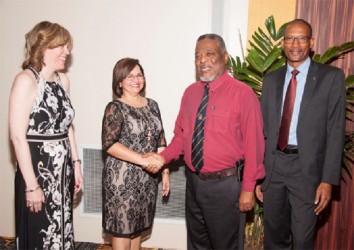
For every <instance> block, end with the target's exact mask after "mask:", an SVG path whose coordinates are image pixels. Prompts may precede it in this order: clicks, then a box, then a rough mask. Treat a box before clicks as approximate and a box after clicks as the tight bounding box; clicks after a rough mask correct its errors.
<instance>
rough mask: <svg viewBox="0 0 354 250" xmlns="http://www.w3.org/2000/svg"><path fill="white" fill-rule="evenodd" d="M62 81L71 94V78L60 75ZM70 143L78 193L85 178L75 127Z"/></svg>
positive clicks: (70, 130) (71, 131)
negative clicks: (79, 160)
mask: <svg viewBox="0 0 354 250" xmlns="http://www.w3.org/2000/svg"><path fill="white" fill-rule="evenodd" d="M59 75H60V79H61V82H62V84H63V87H64V89H65V90H66V92H68V93H69V94H70V81H69V78H68V77H67V76H66V74H63V73H60V74H59ZM68 136H69V141H70V148H71V158H72V160H73V161H74V160H75V163H74V166H73V167H74V173H75V189H74V192H75V193H78V192H80V190H81V189H82V185H83V177H82V170H81V164H80V162H78V161H76V160H78V159H79V154H78V152H77V147H76V140H75V132H74V128H73V125H71V126H70V128H69V132H68Z"/></svg>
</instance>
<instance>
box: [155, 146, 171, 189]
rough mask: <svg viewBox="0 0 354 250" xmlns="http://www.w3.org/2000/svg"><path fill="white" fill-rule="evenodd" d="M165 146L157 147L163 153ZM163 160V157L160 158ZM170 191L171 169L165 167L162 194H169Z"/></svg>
mask: <svg viewBox="0 0 354 250" xmlns="http://www.w3.org/2000/svg"><path fill="white" fill-rule="evenodd" d="M164 149H165V147H161V148H158V149H157V152H158V153H161V152H162V151H163V150H164ZM160 160H161V159H160ZM162 162H165V161H164V160H163V161H162ZM169 192H170V170H169V169H168V168H165V169H164V170H163V171H162V196H168V193H169Z"/></svg>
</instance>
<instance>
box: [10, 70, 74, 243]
mask: <svg viewBox="0 0 354 250" xmlns="http://www.w3.org/2000/svg"><path fill="white" fill-rule="evenodd" d="M31 70H32V72H33V73H34V74H35V76H36V78H37V80H38V85H37V86H38V91H37V96H36V99H35V102H34V104H33V106H32V111H31V114H30V117H29V124H28V130H27V141H28V144H29V148H30V153H31V157H32V165H33V168H34V172H35V175H36V177H37V181H38V184H39V185H40V187H41V188H42V190H43V192H44V195H45V203H43V206H42V211H41V212H39V213H34V212H30V210H29V209H28V208H27V207H26V194H25V189H26V185H25V182H24V179H23V176H22V174H21V171H20V168H19V167H18V168H17V171H16V177H15V196H16V197H15V203H16V206H15V207H16V237H17V247H18V249H74V234H73V223H72V218H73V214H72V212H73V211H72V203H73V193H74V182H75V180H74V179H75V178H74V169H73V166H72V163H71V150H70V143H69V138H68V134H67V133H68V129H69V126H70V124H71V122H72V120H73V118H74V110H73V108H72V106H71V102H70V99H69V96H68V95H67V93H66V92H65V90H64V88H63V87H62V85H61V82H60V77H59V75H58V74H57V77H56V81H55V82H45V81H44V80H43V79H42V78H40V77H39V75H38V74H37V73H36V72H35V71H34V70H33V69H31ZM18 101H21V100H18Z"/></svg>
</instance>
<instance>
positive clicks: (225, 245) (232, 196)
mask: <svg viewBox="0 0 354 250" xmlns="http://www.w3.org/2000/svg"><path fill="white" fill-rule="evenodd" d="M240 191H241V183H240V182H238V181H237V179H236V176H229V177H225V178H223V179H220V180H201V179H199V177H198V176H197V175H196V174H195V173H193V172H191V171H190V170H187V183H186V220H187V244H188V249H189V250H192V249H198V250H202V249H227V250H230V249H243V238H244V227H245V222H246V214H245V213H241V212H240V210H239V196H240Z"/></svg>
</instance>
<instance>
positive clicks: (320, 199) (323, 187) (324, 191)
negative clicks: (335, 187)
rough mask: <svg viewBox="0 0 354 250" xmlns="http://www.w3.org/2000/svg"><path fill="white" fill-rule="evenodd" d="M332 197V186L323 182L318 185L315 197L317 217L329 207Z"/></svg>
mask: <svg viewBox="0 0 354 250" xmlns="http://www.w3.org/2000/svg"><path fill="white" fill-rule="evenodd" d="M331 195H332V185H331V184H328V183H324V182H321V183H320V185H318V188H317V191H316V197H315V204H316V205H317V207H316V208H315V213H316V215H319V214H320V213H321V212H322V210H323V209H325V208H326V207H327V206H328V203H329V201H330V200H331Z"/></svg>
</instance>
